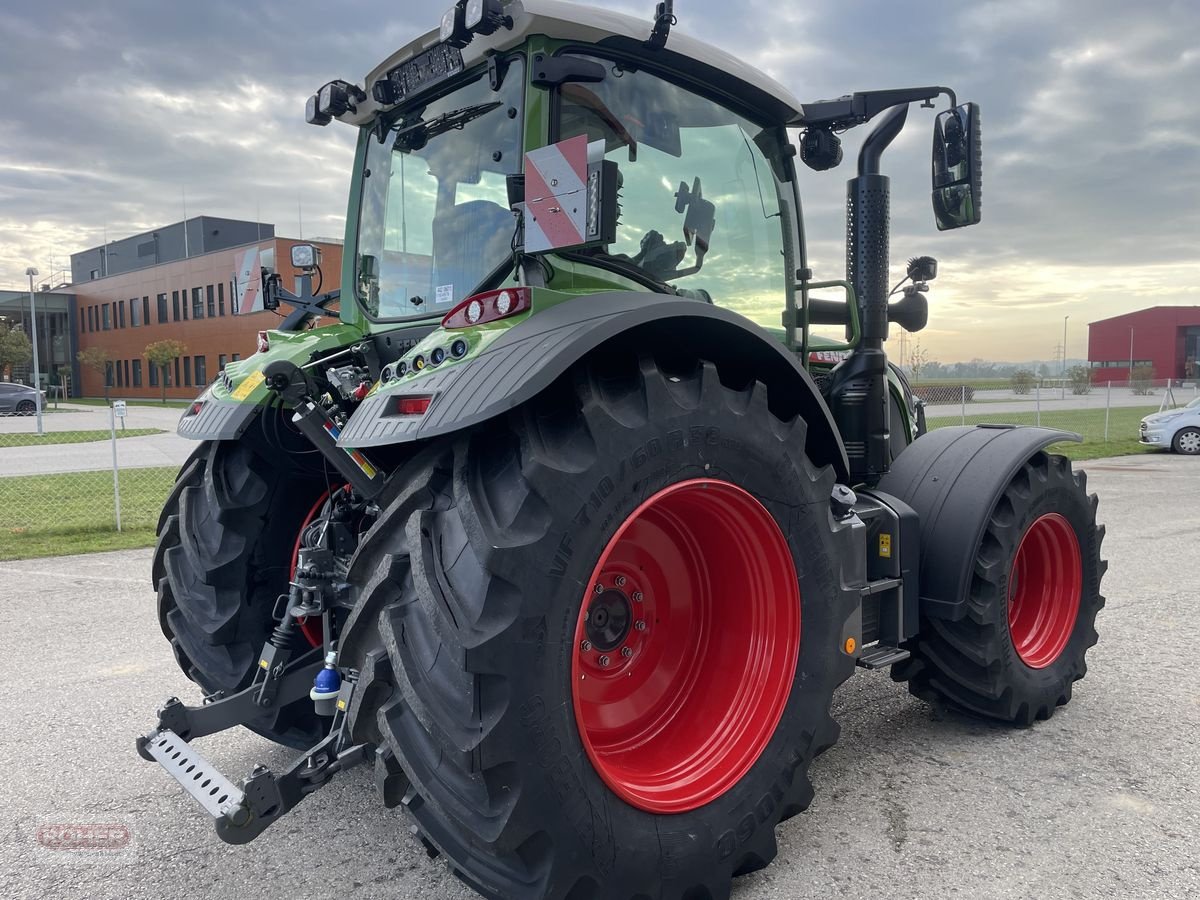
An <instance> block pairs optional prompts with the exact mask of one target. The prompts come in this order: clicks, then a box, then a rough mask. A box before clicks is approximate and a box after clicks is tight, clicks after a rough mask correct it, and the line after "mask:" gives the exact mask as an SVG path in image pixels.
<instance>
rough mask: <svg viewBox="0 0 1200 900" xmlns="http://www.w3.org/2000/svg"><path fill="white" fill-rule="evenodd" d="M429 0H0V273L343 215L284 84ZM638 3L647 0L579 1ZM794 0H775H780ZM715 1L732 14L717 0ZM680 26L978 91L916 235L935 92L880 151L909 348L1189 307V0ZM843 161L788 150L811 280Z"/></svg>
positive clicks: (949, 356) (1197, 7) (790, 13)
mask: <svg viewBox="0 0 1200 900" xmlns="http://www.w3.org/2000/svg"><path fill="white" fill-rule="evenodd" d="M445 5H447V0H406V2H404V3H390V4H385V3H378V2H375V3H361V2H356V0H343V2H339V3H327V4H317V3H312V2H311V0H290V2H287V3H283V2H278V3H274V2H254V0H238V2H228V0H206V2H203V3H190V4H186V5H185V4H182V3H175V2H162V0H157V2H149V0H146V2H141V0H126V2H105V0H88V2H86V3H84V2H77V0H55V2H51V3H23V4H5V8H4V9H3V10H0V96H3V97H5V98H6V100H5V103H4V114H3V119H2V124H0V287H4V288H19V287H21V286H22V285H23V284H24V283H25V278H24V274H23V273H24V271H25V267H26V266H28V265H31V264H32V265H35V266H37V267H38V268H39V269H40V270H41V272H42V277H43V278H45V276H46V273H47V272H50V271H51V267H52V266H53V268H54V269H55V270H59V269H62V268H64V267H66V266H67V265H68V256H69V254H70V253H71V252H73V251H77V250H80V249H84V248H86V247H90V246H94V245H96V244H99V243H100V242H101V241H102V240H103V238H104V236H105V234H106V233H107V236H108V237H109V239H112V238H116V237H121V236H125V235H128V234H131V233H135V232H137V231H140V230H143V229H146V228H150V227H153V226H155V225H159V224H163V223H167V222H171V221H176V220H178V219H180V218H181V217H182V212H183V202H184V200H183V198H184V193H185V192H186V202H187V211H188V213H189V214H191V215H196V214H200V213H208V214H212V215H221V216H231V217H239V218H247V219H253V218H255V217H256V216H257V217H261V219H262V220H263V221H268V222H273V223H275V225H276V228H277V230H278V231H279V233H281V234H285V235H289V236H290V235H296V234H297V233H299V231H300V229H301V221H302V223H303V233H304V235H306V236H308V237H318V236H340V234H341V232H342V228H343V223H344V217H345V193H346V190H347V186H348V181H349V176H348V173H349V167H350V164H351V155H352V139H353V135H352V132H351V129H349V128H346V127H344V126H343V127H338V126H336V125H335V126H333V127H329V128H324V129H318V128H313V127H311V126H307V125H305V124H304V117H303V107H304V100H305V98H306V97H307V96H308V95H309V94H310V93H312V92H313V90H315V89H316V88H317V87H318V86H319V85H321V84H322V83H323V82H325V81H327V80H329V79H330V78H334V77H345V78H352V79H355V80H361V78H362V76H363V75H364V74H365V73H366V72H367V71H368V70H369V69H370V68H371V67H372V66H373V65H374V64H375V63H377V62H378V61H379V60H381V59H382V58H383V57H385V56H386V55H387V54H388V53H389V52H391V51H392V50H394V49H396V48H397V47H399V46H400V45H402V44H404V43H406V42H407V41H408V40H409V39H411V38H412V37H414V36H415V35H417V34H419V33H421V32H423V31H425V30H428V29H429V28H433V27H435V26H436V25H437V23H438V21H439V19H440V16H441V13H442V11H443V7H444V6H445ZM600 5H603V6H607V7H611V8H614V9H620V10H624V11H627V12H631V13H633V14H635V15H637V16H639V17H644V18H646V19H647V21H648V19H649V16H650V13H651V10H652V7H653V0H639V2H628V0H601V2H600ZM785 7H790V8H788V9H785V11H782V12H781V8H785ZM735 9H736V12H735ZM676 10H677V13H678V15H679V18H680V26H679V27H680V29H682V30H685V31H688V32H690V33H691V34H694V35H696V36H697V37H700V38H703V39H706V40H709V41H711V42H713V43H718V44H719V45H721V46H722V47H723V48H725V49H727V50H729V51H731V52H733V53H735V54H737V55H739V56H741V57H743V58H746V59H749V60H751V61H753V62H755V63H756V64H757V65H759V66H760V67H761V68H763V69H765V70H766V71H767V72H769V73H770V74H771V75H773V76H774V77H775V78H777V79H778V80H780V81H781V82H783V83H784V84H785V85H787V86H788V87H790V88H791V90H792V91H793V92H794V93H795V94H796V95H797V96H799V97H800V98H801V99H818V98H824V97H832V96H837V95H840V94H843V93H848V92H850V91H853V90H862V89H868V88H881V87H899V86H905V85H916V84H947V85H950V86H951V87H953V88H955V90H956V91H957V92H958V96H959V98H960V100H967V99H970V100H976V101H978V102H979V103H980V104H982V107H983V116H982V121H983V128H984V131H983V133H984V173H985V174H984V185H985V189H984V194H985V199H984V207H983V209H984V220H983V223H982V224H981V225H979V226H977V227H975V228H971V229H965V230H962V231H958V232H950V233H945V234H940V235H939V234H938V233H937V231H936V229H935V228H934V226H933V221H932V214H931V211H930V207H929V199H928V162H927V155H928V146H929V132H930V129H931V127H932V125H931V122H932V116H931V113H929V112H928V111H924V110H917V109H915V108H914V110H913V111H912V113H913V114H911V115H910V116H909V124H908V127H907V129H906V130H905V132H904V133H903V134H902V135H901V138H900V139H899V140H898V141H897V143H896V144H895V145H894V147H893V150H892V151H891V152H890V153H889V155H888V157H886V158H885V167H884V168H885V171H886V172H888V173H889V174H891V175H892V190H893V196H892V222H893V233H892V256H893V263H894V264H896V263H899V264H900V266H899V267H897V268H898V271H899V270H900V269H901V268H902V265H903V260H904V258H906V257H908V256H911V255H915V254H918V253H927V254H931V255H934V256H936V257H938V258H939V260H940V261H941V274H940V277H939V280H938V281H937V282H936V283H935V284H934V285H933V290H932V292H931V294H930V301H931V317H930V319H931V321H930V326H929V328H927V329H926V330H925V331H924V332H922V334H921V339H922V344H923V345H924V347H925V348H926V349H927V350H928V351H929V353H930V356H931V357H933V358H936V359H938V360H941V361H943V362H949V361H954V360H960V359H969V358H972V357H977V356H978V357H985V358H989V359H1007V360H1022V359H1035V358H1049V357H1051V356H1052V355H1053V353H1054V348H1055V345H1056V344H1058V343H1059V341H1060V340H1061V335H1062V325H1063V317H1064V316H1070V321H1069V326H1070V331H1069V338H1068V353H1069V355H1070V356H1083V355H1085V351H1086V331H1085V328H1084V327H1083V326H1084V323H1086V322H1088V321H1094V320H1096V319H1099V318H1103V317H1106V316H1109V315H1114V314H1117V313H1120V312H1127V311H1130V310H1132V309H1137V308H1139V307H1142V306H1149V305H1155V304H1191V305H1194V304H1200V102H1198V98H1197V95H1198V94H1200V4H1197V3H1196V2H1194V0H1175V2H1170V0H1143V2H1141V3H1129V2H1128V0H1063V2H1054V0H1001V2H975V0H957V2H953V0H910V2H905V3H896V2H894V0H805V2H802V3H794V4H781V3H778V2H776V0H748V2H747V0H743V2H741V3H739V4H731V3H729V2H727V0H677V2H676ZM865 131H866V129H859V130H858V131H856V132H853V133H852V134H850V135H848V136H847V153H846V158H847V160H848V163H847V164H844V165H843V167H842V168H840V169H837V170H835V171H833V172H828V173H824V174H818V173H813V172H810V171H808V170H807V169H802V172H803V175H802V178H803V184H802V190H803V197H804V202H805V214H806V227H807V229H808V233H809V241H810V247H811V248H812V256H813V262H814V265H815V268H816V271H817V275H818V277H828V278H832V277H840V274H841V269H842V265H843V262H842V251H841V239H842V238H841V235H842V228H843V224H842V220H841V209H842V205H843V202H844V201H843V198H844V184H845V179H846V178H847V177H849V175H851V174H852V171H851V168H852V162H853V159H854V154H855V153H856V152H857V146H858V142H859V141H860V140H861V137H862V135H863V134H865Z"/></svg>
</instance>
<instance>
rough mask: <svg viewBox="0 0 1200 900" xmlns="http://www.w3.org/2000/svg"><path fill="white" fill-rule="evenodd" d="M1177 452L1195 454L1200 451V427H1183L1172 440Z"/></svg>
mask: <svg viewBox="0 0 1200 900" xmlns="http://www.w3.org/2000/svg"><path fill="white" fill-rule="evenodd" d="M1171 446H1172V447H1173V448H1174V449H1175V452H1176V453H1184V454H1186V455H1188V456H1195V455H1196V454H1198V453H1200V428H1181V429H1179V431H1178V432H1176V434H1175V439H1174V440H1173V441H1171Z"/></svg>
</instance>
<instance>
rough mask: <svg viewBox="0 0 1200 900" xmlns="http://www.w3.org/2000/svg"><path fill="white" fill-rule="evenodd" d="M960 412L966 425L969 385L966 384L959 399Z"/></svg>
mask: <svg viewBox="0 0 1200 900" xmlns="http://www.w3.org/2000/svg"><path fill="white" fill-rule="evenodd" d="M958 412H959V415H961V416H962V423H963V424H964V425H966V424H967V386H966V385H965V384H964V385H963V386H962V394H961V395H960V399H959V401H958Z"/></svg>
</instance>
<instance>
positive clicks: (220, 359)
mask: <svg viewBox="0 0 1200 900" xmlns="http://www.w3.org/2000/svg"><path fill="white" fill-rule="evenodd" d="M227 359H228V357H227V356H226V355H225V354H224V353H222V354H221V355H220V356H218V357H217V368H218V369H219V370H220V371H222V372H224V371H225V361H226V360H227Z"/></svg>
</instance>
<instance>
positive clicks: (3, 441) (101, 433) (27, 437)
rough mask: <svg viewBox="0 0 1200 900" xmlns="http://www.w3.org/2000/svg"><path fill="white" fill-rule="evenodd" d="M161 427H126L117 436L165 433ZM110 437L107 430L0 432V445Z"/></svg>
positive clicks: (99, 439)
mask: <svg viewBox="0 0 1200 900" xmlns="http://www.w3.org/2000/svg"><path fill="white" fill-rule="evenodd" d="M165 433H166V432H164V431H163V429H161V428H126V429H123V430H121V429H119V430H118V431H117V437H119V438H131V437H145V436H146V435H148V434H165ZM110 437H111V435H110V433H109V432H108V431H107V430H98V431H47V432H46V433H45V434H0V447H34V446H41V445H42V444H87V443H90V442H91V441H107V440H108V439H109V438H110Z"/></svg>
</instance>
